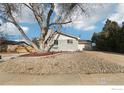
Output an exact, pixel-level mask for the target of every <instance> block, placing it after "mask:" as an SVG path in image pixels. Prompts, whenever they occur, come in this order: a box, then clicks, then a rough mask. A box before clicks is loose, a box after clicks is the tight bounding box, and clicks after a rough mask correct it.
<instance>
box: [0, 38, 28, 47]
mask: <svg viewBox="0 0 124 93" xmlns="http://www.w3.org/2000/svg"><path fill="white" fill-rule="evenodd" d="M0 45H21V46H25V45H28V44H27V43H26V42H24V41H21V42H17V41H11V40H3V39H0Z"/></svg>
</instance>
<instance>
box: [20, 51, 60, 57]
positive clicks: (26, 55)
mask: <svg viewBox="0 0 124 93" xmlns="http://www.w3.org/2000/svg"><path fill="white" fill-rule="evenodd" d="M57 53H60V52H46V53H38V52H34V53H29V54H24V55H21V56H20V57H36V56H48V55H54V54H57Z"/></svg>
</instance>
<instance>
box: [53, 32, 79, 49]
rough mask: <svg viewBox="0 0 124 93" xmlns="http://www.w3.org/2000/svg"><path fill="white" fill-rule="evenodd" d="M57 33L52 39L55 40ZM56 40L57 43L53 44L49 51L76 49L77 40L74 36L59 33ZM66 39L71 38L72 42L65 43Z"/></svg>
mask: <svg viewBox="0 0 124 93" xmlns="http://www.w3.org/2000/svg"><path fill="white" fill-rule="evenodd" d="M57 35H58V34H57ZM57 35H56V37H55V38H54V40H56V38H57ZM57 40H58V45H54V46H53V47H52V49H51V51H78V40H76V39H75V38H71V37H68V36H64V35H59V37H58V39H57ZM67 40H73V43H71V44H70V43H67Z"/></svg>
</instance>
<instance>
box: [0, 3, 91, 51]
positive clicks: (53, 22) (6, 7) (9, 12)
mask: <svg viewBox="0 0 124 93" xmlns="http://www.w3.org/2000/svg"><path fill="white" fill-rule="evenodd" d="M22 6H23V7H24V6H25V7H27V8H29V9H30V10H31V11H32V14H33V15H34V17H35V19H36V21H37V23H38V25H39V27H40V30H41V36H40V39H39V44H40V45H39V46H40V47H39V46H37V45H36V44H35V43H33V42H32V41H31V40H30V39H29V37H28V36H27V35H26V34H25V32H24V31H23V29H22V28H21V26H20V25H19V22H18V21H17V20H16V17H17V16H16V15H17V14H19V10H20V9H23V8H21V7H22ZM88 9H89V6H88V4H78V3H68V4H65V3H64V4H54V3H50V4H41V3H29V4H25V3H23V4H9V3H7V4H0V18H2V19H3V20H6V21H7V22H11V23H12V24H14V25H15V26H16V27H17V28H18V30H19V31H20V32H21V34H22V36H23V37H24V38H25V39H26V40H27V42H28V43H30V44H31V45H32V46H33V47H34V48H35V49H36V50H37V51H39V50H42V51H48V50H49V49H50V46H51V44H49V42H48V41H46V39H45V38H46V36H47V35H48V31H50V29H52V30H53V31H60V30H61V27H62V25H64V24H68V23H71V22H73V20H74V17H73V16H76V15H74V14H76V13H78V14H79V13H82V14H79V15H80V16H82V15H84V14H86V15H87V14H88V12H87V10H88ZM79 15H77V16H76V17H78V16H79ZM48 37H50V34H49V36H48ZM52 38H53V37H50V39H51V40H52ZM51 40H49V41H51Z"/></svg>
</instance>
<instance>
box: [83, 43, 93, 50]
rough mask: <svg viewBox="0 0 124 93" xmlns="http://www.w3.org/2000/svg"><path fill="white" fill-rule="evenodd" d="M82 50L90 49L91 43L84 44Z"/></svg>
mask: <svg viewBox="0 0 124 93" xmlns="http://www.w3.org/2000/svg"><path fill="white" fill-rule="evenodd" d="M84 50H92V44H91V43H87V44H85V48H84Z"/></svg>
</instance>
